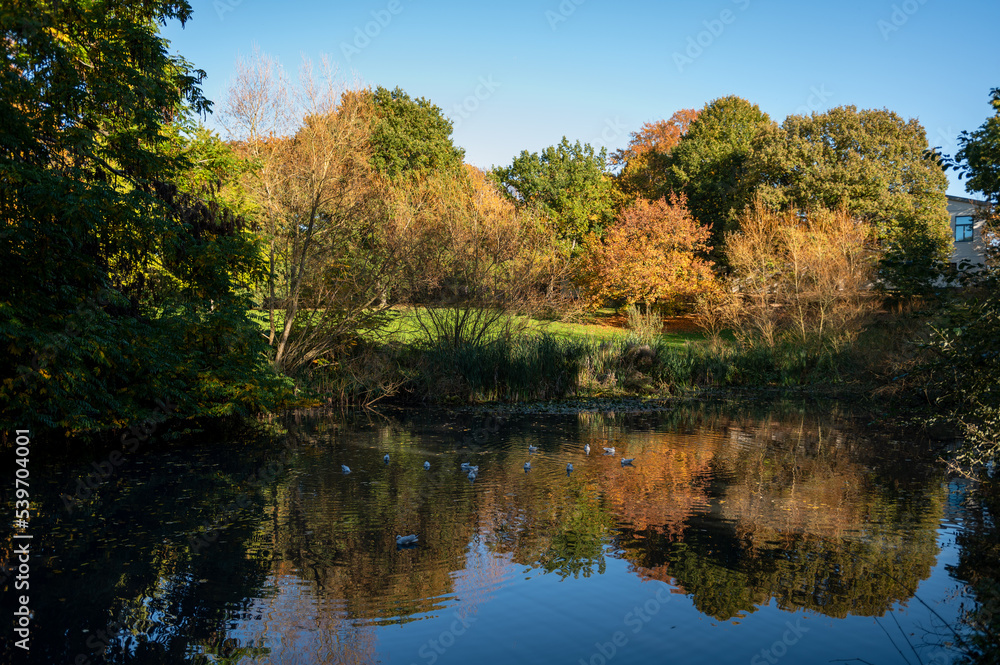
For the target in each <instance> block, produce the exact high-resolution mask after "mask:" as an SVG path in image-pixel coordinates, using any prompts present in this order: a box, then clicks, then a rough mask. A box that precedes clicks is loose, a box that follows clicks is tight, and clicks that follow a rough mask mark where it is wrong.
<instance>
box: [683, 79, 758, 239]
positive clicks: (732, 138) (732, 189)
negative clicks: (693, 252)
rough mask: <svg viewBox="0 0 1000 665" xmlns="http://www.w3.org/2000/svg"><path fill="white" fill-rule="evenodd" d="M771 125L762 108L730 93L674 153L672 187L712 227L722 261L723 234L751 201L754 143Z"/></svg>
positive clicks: (707, 107)
mask: <svg viewBox="0 0 1000 665" xmlns="http://www.w3.org/2000/svg"><path fill="white" fill-rule="evenodd" d="M770 124H771V120H770V118H769V117H768V115H767V114H766V113H764V112H763V111H761V110H760V108H759V107H758V106H757V105H756V104H752V103H750V102H748V101H747V100H745V99H742V98H740V97H736V96H733V95H730V96H728V97H721V98H719V99H716V100H713V101H711V102H709V103H708V104H706V105H705V107H704V108H703V109H702V110H701V112H700V113H699V114H698V116H697V118H695V119H694V120H692V121H691V123H690V124H689V125H688V128H687V132H686V133H685V134H684V135H683V136H682V137H681V140H680V142H679V143H678V144H677V145H676V146H674V147H673V149H672V150H671V151H670V158H669V165H670V169H669V176H668V178H667V183H666V185H667V187H668V188H669V189H670V190H671V191H673V192H676V193H678V194H681V193H683V194H684V195H685V196H686V197H687V202H688V208H689V209H690V211H691V215H692V216H693V217H694V218H695V219H696V220H697V221H698V223H699V224H701V225H703V226H707V227H708V228H709V229H711V232H712V235H711V238H710V243H711V244H712V245H713V246H714V247H715V248H716V254H717V255H718V256H719V257H720V258H721V254H720V251H721V248H722V241H723V236H724V234H725V232H726V231H730V230H733V229H734V228H735V222H736V218H737V216H738V214H739V213H741V212H742V211H743V209H744V208H745V207H746V206H747V204H748V203H749V202H750V200H751V198H752V196H753V192H754V189H755V187H756V182H755V181H754V179H753V178H752V175H751V171H750V169H749V159H750V155H751V153H752V150H753V143H754V139H755V138H756V137H757V135H758V134H759V133H760V132H761V131H763V130H764V129H765V128H766V127H768V126H769V125H770Z"/></svg>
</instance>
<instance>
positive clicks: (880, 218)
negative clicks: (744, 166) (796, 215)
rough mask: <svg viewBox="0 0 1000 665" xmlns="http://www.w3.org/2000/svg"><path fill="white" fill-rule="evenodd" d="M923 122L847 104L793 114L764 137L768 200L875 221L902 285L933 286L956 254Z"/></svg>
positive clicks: (889, 266)
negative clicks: (946, 262)
mask: <svg viewBox="0 0 1000 665" xmlns="http://www.w3.org/2000/svg"><path fill="white" fill-rule="evenodd" d="M927 148H928V146H927V136H926V133H925V131H924V128H923V127H922V126H921V125H920V123H919V122H918V121H917V120H916V119H910V120H908V121H904V120H903V119H902V118H901V117H899V116H898V115H897V114H896V113H893V112H892V111H887V110H884V109H865V110H861V111H859V110H857V108H856V107H854V106H841V107H837V108H835V109H831V110H829V111H827V112H826V113H813V114H812V115H810V116H803V115H791V116H788V118H786V119H785V122H784V123H782V125H781V126H780V127H770V128H768V129H767V130H765V131H764V132H762V133H761V135H760V136H759V138H758V141H757V144H756V150H755V153H754V170H755V179H757V180H758V181H759V182H761V183H762V184H761V187H760V193H761V196H762V198H763V200H764V201H765V203H767V204H769V205H771V206H775V207H779V208H783V209H787V208H798V209H802V210H816V209H822V208H826V209H830V210H836V209H843V210H846V211H847V212H849V213H850V214H852V215H855V216H858V217H860V218H861V219H863V220H864V221H865V222H867V223H868V224H870V225H871V227H872V230H873V232H874V234H875V239H876V241H877V242H878V244H879V245H880V247H881V249H882V250H884V254H883V259H882V270H881V273H882V276H883V278H885V279H886V280H888V281H889V282H890V283H891V285H892V286H893V287H894V288H897V289H900V290H902V291H904V292H908V293H912V292H919V291H922V290H926V289H927V288H929V287H930V286H931V284H932V283H933V280H934V278H935V277H936V276H937V275H938V274H939V273H938V270H939V268H940V267H941V263H942V261H945V260H946V259H947V257H948V255H949V253H950V251H951V239H950V232H949V227H948V213H947V207H946V206H947V199H946V197H945V191H946V190H947V187H948V181H947V178H946V177H945V175H944V173H943V172H942V171H941V169H940V168H939V167H938V166H937V165H936V164H935V162H934V160H933V159H930V158H928V156H927Z"/></svg>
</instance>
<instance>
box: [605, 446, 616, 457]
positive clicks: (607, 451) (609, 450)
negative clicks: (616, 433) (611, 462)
mask: <svg viewBox="0 0 1000 665" xmlns="http://www.w3.org/2000/svg"><path fill="white" fill-rule="evenodd" d="M604 454H605V455H614V454H615V449H614V448H608V447H607V446H605V447H604Z"/></svg>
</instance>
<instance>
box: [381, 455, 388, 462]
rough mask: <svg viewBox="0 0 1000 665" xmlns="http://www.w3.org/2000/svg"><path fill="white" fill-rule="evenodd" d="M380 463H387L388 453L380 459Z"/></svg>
mask: <svg viewBox="0 0 1000 665" xmlns="http://www.w3.org/2000/svg"><path fill="white" fill-rule="evenodd" d="M382 461H383V462H385V463H386V464H388V463H389V453H386V454H385V457H383V458H382Z"/></svg>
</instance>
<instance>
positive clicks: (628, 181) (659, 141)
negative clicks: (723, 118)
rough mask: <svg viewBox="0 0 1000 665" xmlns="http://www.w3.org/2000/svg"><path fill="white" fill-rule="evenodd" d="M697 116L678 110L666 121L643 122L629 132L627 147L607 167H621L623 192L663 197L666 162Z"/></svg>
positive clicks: (684, 110)
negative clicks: (639, 127)
mask: <svg viewBox="0 0 1000 665" xmlns="http://www.w3.org/2000/svg"><path fill="white" fill-rule="evenodd" d="M699 113H700V111H698V110H697V109H681V110H680V111H677V112H676V113H674V114H673V115H672V116H670V118H669V119H668V120H657V121H656V122H647V123H645V124H643V126H642V128H641V129H639V131H637V132H632V134H631V138H630V139H629V143H628V146H626V147H625V148H621V149H620V150H617V151H615V153H614V154H612V155H611V163H612V164H620V165H621V166H622V171H621V174H620V175H619V183H620V184H621V188H622V190H623V191H625V192H627V193H629V194H639V195H641V196H645V197H646V198H648V199H654V198H657V197H659V196H662V195H663V194H664V193H665V188H666V175H667V172H668V168H667V164H666V159H667V157H669V155H670V151H671V150H673V148H674V146H676V145H677V144H678V143H680V141H681V138H682V137H683V136H684V134H686V133H687V130H688V125H690V124H691V122H692V121H693V120H694V119H695V118H697V117H698V114H699Z"/></svg>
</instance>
